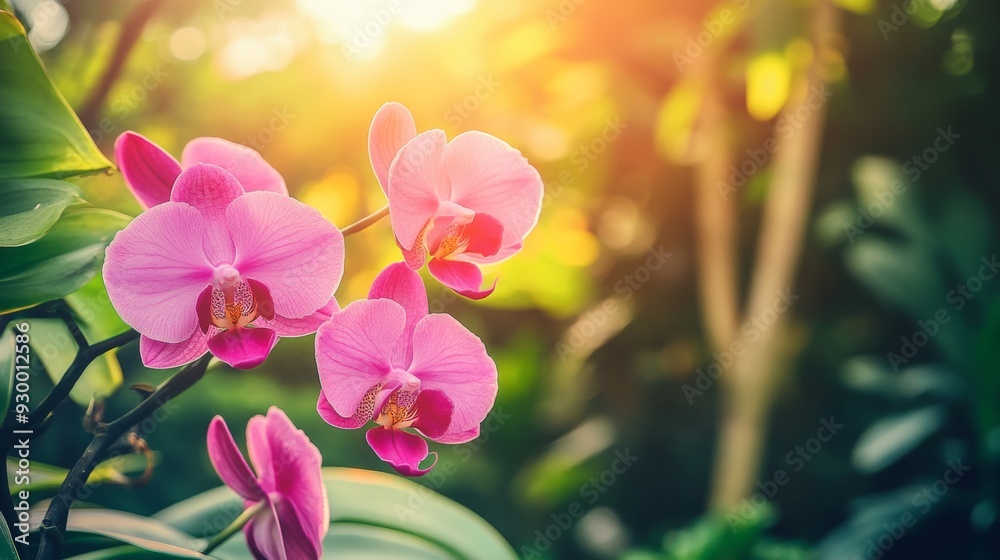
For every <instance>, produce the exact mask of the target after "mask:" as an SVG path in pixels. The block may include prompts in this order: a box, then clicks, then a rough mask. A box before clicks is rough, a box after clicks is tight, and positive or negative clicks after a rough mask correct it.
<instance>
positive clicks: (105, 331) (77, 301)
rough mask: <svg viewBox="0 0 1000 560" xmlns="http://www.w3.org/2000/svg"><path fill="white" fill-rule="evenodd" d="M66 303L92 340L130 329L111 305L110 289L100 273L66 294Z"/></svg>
mask: <svg viewBox="0 0 1000 560" xmlns="http://www.w3.org/2000/svg"><path fill="white" fill-rule="evenodd" d="M66 303H67V304H69V306H70V309H72V310H73V315H74V316H75V317H76V320H77V322H78V323H79V325H80V328H81V329H82V330H83V334H85V335H87V340H90V341H91V342H93V341H98V340H103V339H105V338H111V337H112V336H115V335H116V334H120V333H123V332H125V331H127V330H128V329H129V326H128V325H126V324H125V321H122V319H121V317H119V316H118V312H117V311H115V308H114V306H112V305H111V298H109V297H108V290H107V288H105V287H104V278H102V277H101V275H100V274H97V275H95V276H94V277H93V278H91V279H90V282H87V284H86V285H85V286H84V287H82V288H80V289H79V290H77V291H75V292H73V293H72V294H70V295H68V296H66Z"/></svg>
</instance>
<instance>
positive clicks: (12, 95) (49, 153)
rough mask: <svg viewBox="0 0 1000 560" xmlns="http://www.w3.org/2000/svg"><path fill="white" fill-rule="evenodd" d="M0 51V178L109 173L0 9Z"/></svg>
mask: <svg viewBox="0 0 1000 560" xmlns="http://www.w3.org/2000/svg"><path fill="white" fill-rule="evenodd" d="M0 53H2V54H0V76H3V80H0V99H3V103H0V179H10V178H21V177H55V178H61V177H69V176H73V175H84V174H90V173H100V172H102V171H107V170H109V169H111V168H112V167H113V166H112V165H111V162H110V161H108V160H107V158H105V157H104V155H103V154H101V151H100V150H99V149H98V148H97V146H96V145H95V144H94V141H93V140H92V139H91V138H90V134H89V133H88V132H87V131H86V130H85V129H84V128H83V125H82V124H81V123H80V119H78V118H77V117H76V115H75V114H74V113H73V110H72V109H70V107H69V105H67V104H66V100H65V99H63V97H62V95H61V94H60V93H59V91H58V90H56V88H55V86H54V85H53V84H52V81H51V80H49V77H48V76H47V75H46V74H45V70H44V69H43V68H42V62H41V61H40V60H39V59H38V55H36V54H35V51H34V50H32V48H31V45H30V44H29V43H28V37H27V35H26V33H25V31H24V27H23V26H22V25H21V23H20V22H19V21H17V18H15V17H14V14H12V13H10V12H9V11H0Z"/></svg>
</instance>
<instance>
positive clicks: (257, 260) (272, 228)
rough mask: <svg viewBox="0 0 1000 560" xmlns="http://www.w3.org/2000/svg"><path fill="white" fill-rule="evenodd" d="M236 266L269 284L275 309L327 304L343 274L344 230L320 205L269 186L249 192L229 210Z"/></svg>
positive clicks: (286, 313) (290, 313)
mask: <svg viewBox="0 0 1000 560" xmlns="http://www.w3.org/2000/svg"><path fill="white" fill-rule="evenodd" d="M226 217H227V222H228V224H229V231H230V235H231V236H232V239H233V243H234V244H235V246H236V259H235V263H234V264H233V266H235V267H236V269H237V270H239V271H240V273H241V274H243V275H245V276H252V277H253V278H255V279H256V280H258V281H260V282H261V283H263V284H264V285H266V286H267V288H268V290H270V292H271V296H272V297H273V299H274V311H275V313H276V314H277V315H281V316H283V317H289V318H297V317H304V316H306V315H309V314H311V313H313V312H315V311H316V310H317V309H319V308H321V307H323V306H324V305H326V304H327V302H329V300H330V296H331V295H332V294H333V292H334V290H336V288H337V286H339V285H340V279H341V277H342V276H343V274H344V236H343V235H342V234H341V233H340V230H338V229H337V228H336V227H334V225H333V224H331V223H330V222H329V221H327V220H326V219H325V218H323V216H322V215H320V213H319V211H317V210H316V209H314V208H311V207H309V206H307V205H305V204H303V203H301V202H299V201H297V200H295V199H292V198H288V197H285V196H280V195H277V194H275V193H271V192H249V193H247V194H245V195H243V196H241V197H239V198H237V199H236V200H235V201H233V203H232V204H230V205H229V208H227V210H226Z"/></svg>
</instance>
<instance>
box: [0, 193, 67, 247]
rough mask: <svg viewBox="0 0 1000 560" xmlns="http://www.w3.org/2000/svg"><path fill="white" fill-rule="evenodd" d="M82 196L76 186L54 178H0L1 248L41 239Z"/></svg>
mask: <svg viewBox="0 0 1000 560" xmlns="http://www.w3.org/2000/svg"><path fill="white" fill-rule="evenodd" d="M79 195H80V190H79V189H77V188H76V186H74V185H71V184H69V183H66V182H63V181H56V180H53V179H10V180H0V247H17V246H19V245H27V244H28V243H31V242H32V241H35V240H37V239H40V238H41V237H42V236H43V235H45V232H47V231H49V228H51V227H52V225H53V224H55V223H56V220H58V219H59V216H61V215H62V213H63V210H65V209H66V207H67V206H69V205H70V204H71V203H73V202H77V201H79V198H78V197H79Z"/></svg>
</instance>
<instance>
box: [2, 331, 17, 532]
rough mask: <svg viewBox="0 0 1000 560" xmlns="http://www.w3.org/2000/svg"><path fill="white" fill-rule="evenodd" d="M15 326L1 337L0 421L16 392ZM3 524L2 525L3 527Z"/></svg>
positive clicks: (5, 414)
mask: <svg viewBox="0 0 1000 560" xmlns="http://www.w3.org/2000/svg"><path fill="white" fill-rule="evenodd" d="M14 328H15V327H14V325H11V326H10V329H9V330H7V331H5V332H4V333H3V334H2V335H0V419H2V418H6V417H7V410H8V408H9V407H10V396H11V394H12V393H13V392H14V371H15V369H16V368H15V367H14V365H15V364H14V356H15V353H14V349H15V345H14V332H13V330H14ZM2 524H3V523H0V525H2Z"/></svg>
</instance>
